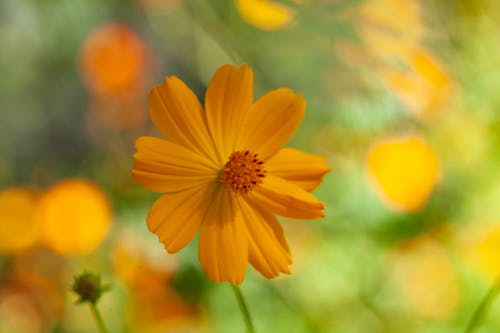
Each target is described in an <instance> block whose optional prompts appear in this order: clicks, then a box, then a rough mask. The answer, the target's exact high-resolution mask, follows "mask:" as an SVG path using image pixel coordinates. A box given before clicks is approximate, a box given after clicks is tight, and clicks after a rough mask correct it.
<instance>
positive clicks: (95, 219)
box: [37, 179, 112, 255]
mask: <svg viewBox="0 0 500 333" xmlns="http://www.w3.org/2000/svg"><path fill="white" fill-rule="evenodd" d="M37 218H38V219H39V223H40V227H41V241H42V243H43V244H44V245H46V246H47V247H49V248H51V249H52V250H54V251H56V252H58V253H60V254H63V255H83V254H88V253H90V252H92V251H93V250H95V249H96V248H97V247H98V246H99V244H100V243H101V242H102V241H103V240H104V238H105V236H106V233H107V231H108V229H109V227H110V224H111V219H112V213H111V208H110V205H109V202H108V200H107V198H106V196H105V195H104V193H103V192H102V191H101V190H100V189H99V187H97V186H96V185H94V184H93V183H90V182H88V181H86V180H82V179H69V180H65V181H62V182H60V183H57V184H55V185H54V186H52V187H51V188H49V189H48V190H47V191H46V192H45V193H44V194H43V195H42V197H41V198H40V200H39V203H38V208H37Z"/></svg>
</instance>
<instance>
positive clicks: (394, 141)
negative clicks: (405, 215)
mask: <svg viewBox="0 0 500 333" xmlns="http://www.w3.org/2000/svg"><path fill="white" fill-rule="evenodd" d="M366 173H367V176H368V179H369V180H370V183H371V184H372V185H373V187H374V188H375V190H376V192H377V194H378V196H379V197H380V199H381V200H382V201H383V202H384V203H385V204H386V206H387V207H388V208H390V209H391V210H394V211H402V212H413V211H417V210H419V209H421V208H422V207H423V206H424V205H425V203H426V202H427V199H428V198H429V196H430V195H431V193H432V191H433V189H434V186H435V185H436V183H437V182H438V181H439V178H440V166H439V161H438V159H437V156H436V155H435V153H434V151H433V150H432V148H431V147H430V146H429V145H428V144H427V143H426V142H425V141H424V139H423V138H420V137H418V136H404V137H398V138H390V139H383V140H378V141H376V142H375V143H374V144H373V145H372V147H371V148H370V151H369V152H368V155H367V158H366Z"/></svg>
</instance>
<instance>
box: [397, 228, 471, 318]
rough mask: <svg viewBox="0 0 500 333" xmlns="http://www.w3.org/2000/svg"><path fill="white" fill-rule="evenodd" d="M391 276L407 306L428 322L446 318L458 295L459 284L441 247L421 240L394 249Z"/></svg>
mask: <svg viewBox="0 0 500 333" xmlns="http://www.w3.org/2000/svg"><path fill="white" fill-rule="evenodd" d="M390 265H391V267H390V268H391V274H392V276H393V278H394V279H395V282H396V284H397V285H398V287H399V288H400V290H401V292H402V294H403V295H404V296H405V298H406V300H407V301H408V304H409V305H410V306H411V308H412V309H413V310H414V311H415V312H417V313H418V314H419V315H421V316H423V317H426V318H430V319H441V318H448V317H449V316H450V315H452V314H453V311H454V310H455V309H456V307H457V305H458V303H459V301H460V298H461V295H460V287H459V281H458V278H457V276H456V273H455V272H454V271H453V268H452V267H451V265H450V261H449V259H448V257H447V255H446V253H445V251H444V249H443V248H442V247H441V245H440V244H439V243H438V242H436V241H435V240H433V239H432V238H430V237H426V236H424V237H420V238H418V239H414V240H411V241H408V242H405V243H404V244H402V245H401V246H399V247H398V248H396V249H395V251H394V252H393V253H392V256H391V261H390Z"/></svg>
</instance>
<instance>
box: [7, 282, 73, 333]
mask: <svg viewBox="0 0 500 333" xmlns="http://www.w3.org/2000/svg"><path fill="white" fill-rule="evenodd" d="M1 282H2V283H1V285H0V331H1V332H17V333H43V332H51V331H52V329H53V328H54V325H55V324H56V323H57V322H58V321H59V320H60V317H61V315H62V312H63V295H62V294H63V293H62V292H61V291H60V290H59V289H58V288H57V286H56V285H55V284H54V283H53V281H51V280H50V279H48V278H47V277H44V276H41V275H37V274H31V273H28V272H24V273H22V274H14V275H12V276H7V277H5V276H4V278H3V279H2V281H1Z"/></svg>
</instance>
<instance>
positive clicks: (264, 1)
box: [235, 0, 294, 30]
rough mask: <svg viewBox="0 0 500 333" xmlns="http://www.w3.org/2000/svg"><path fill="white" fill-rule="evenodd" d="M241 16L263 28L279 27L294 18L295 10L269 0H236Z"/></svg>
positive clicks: (272, 28)
mask: <svg viewBox="0 0 500 333" xmlns="http://www.w3.org/2000/svg"><path fill="white" fill-rule="evenodd" d="M235 3H236V8H238V12H239V13H240V15H241V17H242V18H243V19H244V20H245V21H247V22H248V23H250V24H252V25H254V26H255V27H257V28H259V29H262V30H276V29H279V28H281V27H283V26H285V25H287V24H288V23H290V21H291V20H292V19H293V16H294V11H293V10H292V9H291V8H290V7H287V6H284V5H282V4H280V3H278V2H273V1H269V0H235Z"/></svg>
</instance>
